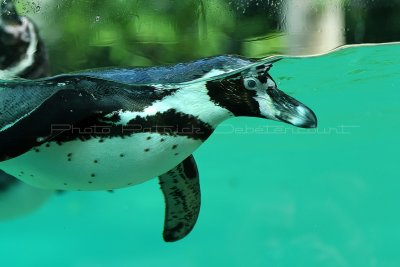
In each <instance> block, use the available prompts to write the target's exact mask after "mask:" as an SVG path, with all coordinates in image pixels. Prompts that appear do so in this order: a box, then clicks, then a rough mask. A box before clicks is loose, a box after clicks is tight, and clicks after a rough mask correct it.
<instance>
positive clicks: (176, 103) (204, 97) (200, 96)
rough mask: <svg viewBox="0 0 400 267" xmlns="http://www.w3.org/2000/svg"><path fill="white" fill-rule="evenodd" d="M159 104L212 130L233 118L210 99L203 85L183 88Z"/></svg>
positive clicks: (231, 114) (197, 84)
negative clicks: (186, 115) (196, 120)
mask: <svg viewBox="0 0 400 267" xmlns="http://www.w3.org/2000/svg"><path fill="white" fill-rule="evenodd" d="M160 104H161V105H163V104H165V105H167V106H169V107H170V108H171V109H175V110H176V111H177V112H182V113H185V114H188V115H192V116H193V117H196V118H197V119H199V120H201V121H202V122H204V123H207V124H209V125H210V126H211V127H212V128H214V129H215V128H216V127H217V126H218V125H219V124H220V123H222V122H223V121H225V120H227V119H229V118H231V117H234V114H233V113H232V112H231V111H229V110H228V109H226V108H224V107H222V106H220V105H218V104H217V103H216V102H214V101H213V100H212V99H211V97H210V95H209V92H208V89H207V87H206V84H205V83H194V84H193V85H189V86H185V87H183V88H181V89H179V90H177V91H176V92H175V93H174V94H173V95H171V96H167V97H165V98H164V99H162V100H161V101H160Z"/></svg>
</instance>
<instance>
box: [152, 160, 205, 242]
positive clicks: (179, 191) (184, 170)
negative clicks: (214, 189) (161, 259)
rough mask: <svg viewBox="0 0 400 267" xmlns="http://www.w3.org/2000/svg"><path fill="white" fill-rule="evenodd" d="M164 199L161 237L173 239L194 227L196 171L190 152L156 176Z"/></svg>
mask: <svg viewBox="0 0 400 267" xmlns="http://www.w3.org/2000/svg"><path fill="white" fill-rule="evenodd" d="M159 181H160V186H161V190H162V192H163V194H164V199H165V219H164V233H163V238H164V240H165V241H166V242H174V241H178V240H180V239H182V238H184V237H185V236H186V235H187V234H189V233H190V231H191V230H192V229H193V227H194V225H195V224H196V221H197V218H198V216H199V212H200V202H201V200H200V183H199V173H198V171H197V166H196V162H195V160H194V157H193V155H190V156H189V157H188V158H186V159H185V160H184V161H182V162H181V163H180V164H179V165H178V166H176V167H175V168H173V169H171V170H169V171H168V172H166V173H164V174H162V175H160V176H159Z"/></svg>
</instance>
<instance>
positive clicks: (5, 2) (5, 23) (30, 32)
mask: <svg viewBox="0 0 400 267" xmlns="http://www.w3.org/2000/svg"><path fill="white" fill-rule="evenodd" d="M0 51H1V56H0V78H2V79H8V78H13V77H16V76H19V77H23V78H32V79H33V78H37V77H40V76H43V75H44V74H47V53H46V50H45V48H44V45H43V42H42V40H41V38H40V36H39V33H38V30H37V27H36V25H35V24H34V23H33V22H32V21H31V20H30V19H29V18H27V17H23V16H19V15H18V13H17V11H16V9H15V6H14V4H13V2H12V1H10V0H2V1H0Z"/></svg>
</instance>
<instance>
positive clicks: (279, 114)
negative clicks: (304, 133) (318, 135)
mask: <svg viewBox="0 0 400 267" xmlns="http://www.w3.org/2000/svg"><path fill="white" fill-rule="evenodd" d="M267 93H268V95H269V97H270V99H271V102H272V104H273V106H274V110H275V112H274V115H273V118H272V119H274V120H278V121H282V122H286V123H289V124H292V125H294V126H297V127H300V128H316V127H317V117H316V116H315V113H314V112H313V111H312V110H311V109H310V108H308V107H307V106H306V105H304V104H302V103H301V102H299V101H297V100H296V99H294V98H293V97H291V96H288V95H287V94H285V93H284V92H282V91H281V90H279V89H277V88H274V89H270V90H267Z"/></svg>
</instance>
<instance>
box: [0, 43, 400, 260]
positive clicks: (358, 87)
mask: <svg viewBox="0 0 400 267" xmlns="http://www.w3.org/2000/svg"><path fill="white" fill-rule="evenodd" d="M271 73H272V76H273V77H274V78H275V79H276V81H277V82H278V84H279V87H280V88H281V89H282V90H284V91H286V92H288V93H289V94H291V95H293V96H294V97H296V98H297V99H299V100H301V101H302V102H304V103H306V104H307V105H309V106H310V107H311V108H312V109H313V110H314V111H315V113H316V114H317V116H318V119H319V126H318V129H316V130H299V129H296V128H293V127H290V126H287V125H284V124H281V123H278V122H271V121H266V120H262V119H252V118H236V119H232V120H229V121H227V122H225V123H224V124H223V125H221V126H220V127H219V129H218V130H217V132H216V133H215V134H214V135H213V136H212V137H211V138H210V139H209V140H208V141H207V142H206V143H205V144H204V145H203V146H202V147H201V148H200V149H199V150H198V151H197V152H196V153H195V157H196V159H197V162H198V167H199V170H200V175H201V186H202V210H201V213H200V218H199V221H198V223H197V225H196V227H195V229H194V230H193V232H192V233H191V234H190V235H189V236H188V237H187V238H185V239H184V240H182V241H180V242H177V243H173V244H168V243H164V242H163V241H162V238H161V232H162V226H163V219H164V218H163V217H164V203H163V198H162V195H161V192H160V190H159V187H158V184H157V181H156V180H152V181H150V182H147V183H144V184H141V185H138V186H135V187H131V188H127V189H123V190H118V191H116V192H115V193H113V194H110V193H106V192H90V193H88V192H71V193H66V194H63V195H60V196H54V197H52V198H51V199H50V201H49V202H48V203H47V204H46V205H44V206H43V207H42V208H41V209H40V210H38V211H37V212H35V213H33V214H31V215H29V216H26V217H23V218H20V219H17V220H12V221H7V222H1V223H0V236H1V239H0V254H1V265H2V266H39V265H38V264H40V266H208V267H211V266H277V267H280V266H324V267H330V266H351V267H353V266H363V267H365V266H399V264H400V254H399V251H398V250H399V242H400V228H399V225H400V214H399V209H398V204H399V203H400V194H399V192H400V180H399V178H400V176H399V173H400V167H399V164H398V151H399V142H398V132H399V131H400V119H399V118H398V117H399V114H400V105H399V97H400V92H399V88H400V81H399V80H400V44H392V45H378V46H364V47H350V48H346V49H342V50H339V51H337V52H335V53H332V54H328V55H324V56H320V57H310V58H301V59H300V58H296V59H295V58H292V59H284V60H282V61H280V62H277V63H275V65H274V68H273V69H272V70H271Z"/></svg>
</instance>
